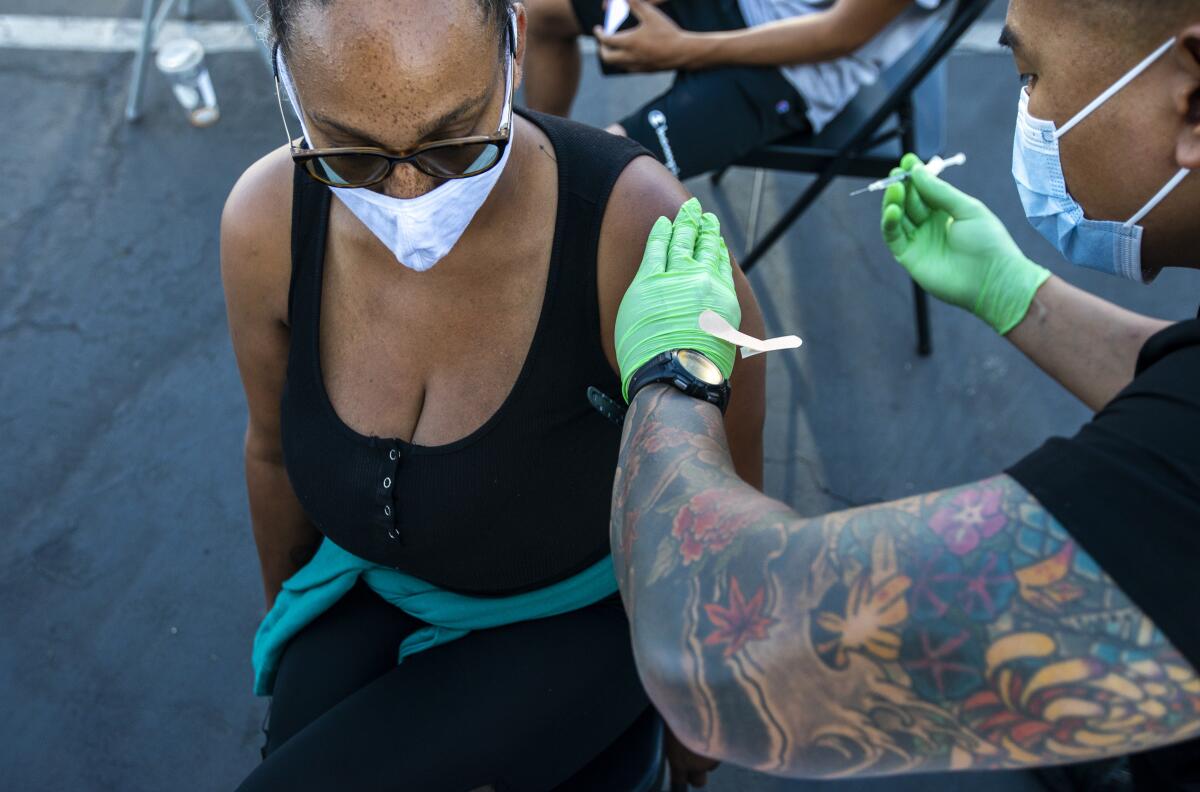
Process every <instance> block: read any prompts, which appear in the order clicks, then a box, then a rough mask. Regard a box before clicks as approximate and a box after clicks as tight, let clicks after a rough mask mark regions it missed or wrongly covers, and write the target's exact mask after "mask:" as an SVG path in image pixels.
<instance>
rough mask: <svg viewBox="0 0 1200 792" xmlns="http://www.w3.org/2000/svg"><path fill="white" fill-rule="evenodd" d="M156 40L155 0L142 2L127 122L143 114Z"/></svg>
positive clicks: (127, 101) (130, 82) (126, 107)
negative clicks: (143, 92) (146, 86)
mask: <svg viewBox="0 0 1200 792" xmlns="http://www.w3.org/2000/svg"><path fill="white" fill-rule="evenodd" d="M153 38H154V0H142V39H141V42H140V44H139V45H138V51H137V54H136V55H134V56H133V75H132V76H131V78H130V80H129V97H128V98H127V99H126V100H125V120H126V121H136V120H138V117H139V116H141V114H142V87H143V85H144V83H145V80H146V67H147V65H148V64H147V62H146V60H147V58H148V57H149V54H150V44H151V40H152V39H153Z"/></svg>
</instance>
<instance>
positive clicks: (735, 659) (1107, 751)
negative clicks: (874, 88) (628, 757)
mask: <svg viewBox="0 0 1200 792" xmlns="http://www.w3.org/2000/svg"><path fill="white" fill-rule="evenodd" d="M612 542H613V557H614V561H615V564H616V568H617V575H618V580H619V582H620V586H621V594H622V597H623V599H624V602H625V607H626V609H627V611H628V612H629V617H630V625H631V629H632V634H633V645H634V651H635V655H636V657H637V661H638V668H639V671H640V673H641V675H642V679H643V682H644V683H645V685H646V689H647V691H648V692H649V694H650V696H651V698H652V699H653V700H654V702H655V704H656V705H657V707H658V709H659V711H660V712H662V714H663V716H664V717H665V718H666V719H667V721H668V722H669V723H670V724H671V727H672V729H673V731H674V732H675V734H676V735H677V736H678V737H679V738H680V739H681V740H682V741H683V742H684V743H685V744H686V745H687V746H688V747H689V748H691V749H692V750H693V751H695V752H696V753H699V754H701V755H704V756H711V757H713V758H715V759H722V760H729V761H733V762H736V763H738V764H742V765H746V766H749V767H754V768H756V769H759V770H762V771H766V772H770V773H775V774H780V775H788V776H796V777H812V776H839V775H840V776H847V775H872V774H880V773H901V772H927V771H934V770H945V769H950V768H957V769H965V768H997V767H1019V766H1029V765H1037V764H1051V763H1060V762H1069V761H1083V760H1086V759H1091V758H1098V757H1101V756H1106V755H1114V754H1118V753H1128V752H1132V751H1136V750H1141V749H1145V748H1150V747H1154V746H1157V745H1163V744H1167V743H1170V742H1173V741H1176V740H1178V739H1181V738H1184V737H1187V736H1190V735H1193V734H1195V733H1196V732H1197V730H1198V729H1200V714H1198V713H1200V680H1197V678H1196V675H1195V672H1194V671H1193V670H1192V669H1191V668H1190V667H1189V666H1188V664H1187V663H1186V662H1185V661H1183V660H1182V659H1181V658H1180V656H1179V654H1178V652H1177V651H1176V650H1175V649H1174V648H1173V647H1172V646H1171V645H1170V644H1169V642H1167V641H1166V640H1165V638H1164V637H1163V636H1162V634H1161V633H1159V632H1158V631H1157V630H1156V629H1155V627H1154V625H1153V623H1152V622H1151V621H1150V619H1149V618H1147V617H1146V615H1145V614H1144V613H1143V612H1141V611H1140V610H1139V609H1138V608H1137V606H1136V605H1135V604H1134V603H1133V602H1132V601H1130V600H1129V598H1128V597H1127V596H1125V594H1124V593H1123V592H1121V590H1120V589H1119V588H1118V587H1117V586H1116V585H1115V584H1114V583H1113V581H1112V580H1111V579H1109V578H1108V577H1107V576H1106V575H1105V574H1103V572H1102V571H1101V570H1100V568H1099V566H1098V564H1097V563H1096V562H1095V560H1094V559H1092V558H1090V557H1089V556H1088V555H1087V554H1086V552H1085V551H1084V550H1083V548H1081V547H1079V546H1078V545H1076V544H1075V542H1074V540H1073V539H1072V538H1071V536H1070V535H1069V534H1068V533H1067V532H1066V531H1065V530H1064V529H1063V527H1062V526H1061V525H1060V524H1058V522H1057V521H1056V520H1055V519H1054V517H1053V515H1051V514H1050V513H1049V512H1047V511H1046V510H1045V508H1044V507H1042V505H1041V504H1040V503H1038V501H1037V500H1036V499H1035V498H1034V497H1033V496H1032V495H1031V494H1030V493H1028V492H1027V491H1025V490H1024V489H1023V488H1022V487H1021V486H1020V485H1019V484H1017V482H1015V481H1014V480H1013V479H1011V478H1009V477H1008V476H1003V475H1001V476H994V477H992V478H989V479H984V480H982V481H978V482H973V483H971V484H966V485H963V486H960V487H955V488H952V489H949V490H944V491H940V492H932V493H924V494H921V495H917V496H913V497H910V498H905V499H903V500H899V501H893V502H890V503H882V504H876V505H872V506H867V507H862V508H857V509H851V510H847V511H842V512H834V513H831V514H826V515H822V516H819V517H813V518H802V517H800V516H798V515H797V514H795V513H794V512H793V511H791V510H790V509H788V508H787V507H786V506H785V505H784V504H781V503H778V502H777V501H773V500H771V499H770V498H767V497H765V496H763V495H761V494H759V493H758V492H756V491H755V490H753V489H751V488H750V487H748V486H747V485H745V484H743V483H741V482H740V481H738V479H737V478H736V476H735V475H734V473H733V470H732V466H731V464H730V462H729V454H728V451H727V450H726V447H725V438H724V430H723V427H722V425H721V420H720V414H719V413H718V411H717V410H716V409H715V408H714V407H712V406H711V405H708V404H705V403H702V402H700V401H698V400H696V399H692V398H690V397H687V396H685V395H683V394H681V393H679V392H678V391H676V390H674V389H673V388H669V387H666V386H651V387H649V388H647V389H645V390H644V391H643V392H641V393H639V394H638V395H637V396H636V397H635V399H634V401H633V404H632V405H631V407H630V411H629V414H628V415H627V417H626V424H625V435H624V438H623V443H622V450H621V461H620V467H619V469H618V474H617V480H616V484H615V487H614V494H613V536H612Z"/></svg>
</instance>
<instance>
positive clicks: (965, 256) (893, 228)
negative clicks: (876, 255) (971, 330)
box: [882, 154, 1050, 335]
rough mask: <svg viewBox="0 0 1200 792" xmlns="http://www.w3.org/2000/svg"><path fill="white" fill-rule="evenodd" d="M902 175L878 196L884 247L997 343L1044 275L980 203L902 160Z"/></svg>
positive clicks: (915, 162) (911, 158) (911, 157)
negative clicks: (906, 174)
mask: <svg viewBox="0 0 1200 792" xmlns="http://www.w3.org/2000/svg"><path fill="white" fill-rule="evenodd" d="M900 166H901V167H900V168H897V169H896V170H893V171H892V173H893V174H898V173H901V172H903V171H909V172H910V173H911V174H912V175H911V176H910V177H909V179H908V180H907V181H904V182H900V183H899V184H893V185H891V186H890V187H888V188H887V192H886V193H884V196H883V222H882V226H883V241H884V242H886V243H887V246H888V248H889V249H890V250H891V251H892V255H893V256H895V257H896V260H897V261H899V262H900V263H901V264H902V265H903V266H904V268H905V269H906V270H908V273H909V274H910V275H912V278H913V280H915V281H916V282H917V283H919V284H920V285H921V287H922V288H923V289H925V290H926V291H928V292H929V293H930V294H932V295H933V296H934V297H937V298H938V299H939V300H943V301H945V302H948V303H950V304H951V305H957V306H958V307H960V308H965V309H967V310H968V311H970V312H971V313H973V314H975V315H976V316H978V317H979V318H980V319H982V320H983V321H985V322H987V323H988V324H989V325H991V326H992V327H993V328H994V329H995V330H996V332H997V333H999V334H1000V335H1004V334H1005V333H1007V332H1008V331H1009V330H1012V329H1013V328H1014V327H1016V326H1017V325H1018V324H1019V323H1020V322H1021V320H1022V319H1024V318H1025V313H1026V312H1027V311H1028V310H1029V305H1030V303H1032V302H1033V295H1034V294H1035V293H1036V292H1037V290H1038V288H1040V287H1041V285H1042V284H1043V283H1045V282H1046V279H1047V278H1049V277H1050V272H1049V271H1048V270H1046V269H1044V268H1043V267H1039V266H1038V265H1037V264H1034V263H1033V262H1032V261H1030V260H1029V259H1027V258H1025V256H1024V254H1022V253H1021V250H1020V248H1018V247H1017V244H1016V243H1015V242H1013V240H1012V237H1011V236H1009V234H1008V231H1007V230H1005V228H1004V226H1003V224H1001V222H1000V220H999V219H998V218H997V217H996V216H995V215H994V214H992V212H991V211H990V210H989V209H988V208H987V207H986V206H984V205H983V204H982V203H981V202H980V201H978V200H977V199H975V198H972V197H971V196H969V195H967V194H966V193H964V192H961V191H960V190H957V189H955V188H954V187H951V186H950V185H949V184H947V183H946V182H944V181H942V180H941V179H939V178H937V177H936V176H934V175H932V174H930V173H929V172H928V171H926V170H925V166H924V164H922V162H921V160H920V159H919V158H918V157H917V155H915V154H905V155H904V159H902V160H900Z"/></svg>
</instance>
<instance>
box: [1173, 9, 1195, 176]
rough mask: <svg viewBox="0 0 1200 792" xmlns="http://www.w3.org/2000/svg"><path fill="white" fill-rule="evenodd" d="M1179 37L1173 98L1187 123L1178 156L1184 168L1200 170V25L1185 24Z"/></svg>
mask: <svg viewBox="0 0 1200 792" xmlns="http://www.w3.org/2000/svg"><path fill="white" fill-rule="evenodd" d="M1177 41H1178V42H1179V47H1178V48H1177V50H1176V56H1177V57H1176V59H1175V61H1176V64H1177V68H1176V70H1175V74H1174V76H1173V77H1172V83H1171V98H1172V102H1173V104H1174V106H1175V110H1176V112H1177V113H1178V114H1179V116H1180V118H1181V119H1182V120H1183V126H1182V127H1181V128H1180V131H1179V140H1178V142H1177V143H1176V147H1175V159H1176V160H1177V162H1178V164H1179V167H1181V168H1190V169H1191V170H1200V25H1192V26H1190V27H1188V28H1185V29H1184V30H1183V31H1182V32H1181V33H1180V34H1179V36H1178V38H1177Z"/></svg>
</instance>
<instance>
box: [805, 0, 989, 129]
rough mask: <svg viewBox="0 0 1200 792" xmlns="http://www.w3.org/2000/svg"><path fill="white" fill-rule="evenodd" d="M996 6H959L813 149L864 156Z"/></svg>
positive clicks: (981, 0) (862, 94) (968, 2)
mask: <svg viewBox="0 0 1200 792" xmlns="http://www.w3.org/2000/svg"><path fill="white" fill-rule="evenodd" d="M990 3H991V0H955V4H954V8H953V10H951V11H950V13H949V14H948V15H944V16H943V17H942V19H941V20H939V24H934V25H931V26H930V28H929V29H928V30H926V31H925V32H924V34H922V36H921V37H920V38H919V39H918V40H917V41H916V42H915V43H914V44H913V46H912V47H910V48H909V50H908V52H906V53H905V54H904V55H903V56H902V57H901V58H900V59H899V60H897V61H896V62H895V63H894V64H892V65H891V67H889V68H888V69H887V70H886V71H884V73H883V74H882V75H880V78H879V80H877V81H876V82H875V83H874V84H873V85H870V86H866V87H864V88H863V89H862V90H860V91H859V93H858V95H857V96H856V97H855V98H854V100H853V101H852V102H851V103H850V104H849V105H848V106H847V107H846V108H845V109H844V110H843V111H842V112H841V113H840V114H838V116H837V118H835V119H834V120H833V121H831V122H830V123H829V124H828V126H826V127H825V128H824V129H822V130H821V132H820V134H818V135H816V136H814V137H813V138H812V139H811V141H810V142H809V146H810V147H812V148H829V149H833V150H837V151H852V152H861V151H862V150H863V148H864V147H865V146H866V144H868V143H869V142H870V141H871V140H872V138H874V136H876V135H877V134H878V133H879V131H880V128H881V127H882V126H883V124H884V123H885V122H886V121H887V120H888V118H889V117H890V116H891V115H892V114H893V113H895V112H897V111H898V110H900V108H901V106H902V104H903V103H904V102H905V101H906V100H907V98H908V97H909V96H910V95H911V94H912V92H913V91H914V90H915V89H916V87H917V85H918V84H920V83H921V81H922V80H924V79H925V78H926V77H927V76H928V75H929V73H930V72H931V71H933V69H934V68H935V67H936V66H937V65H938V64H939V63H941V62H942V60H943V59H944V58H945V57H946V56H947V55H948V54H949V53H950V50H951V49H953V47H954V45H955V43H957V42H958V40H959V39H960V38H962V36H963V34H964V33H966V32H967V29H968V28H970V27H971V25H972V24H974V23H975V21H976V20H977V19H979V17H980V16H981V15H982V14H983V12H984V11H985V10H986V9H987V7H988V5H989V4H990Z"/></svg>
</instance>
